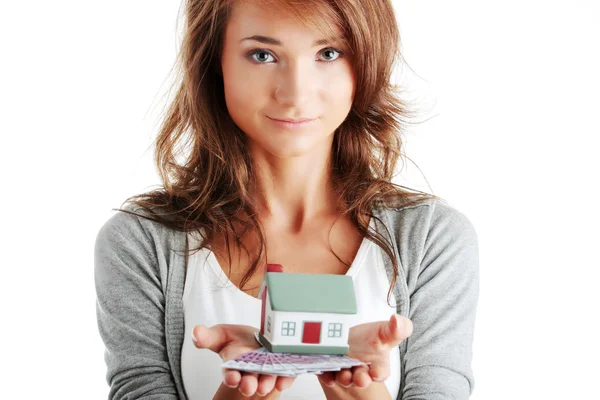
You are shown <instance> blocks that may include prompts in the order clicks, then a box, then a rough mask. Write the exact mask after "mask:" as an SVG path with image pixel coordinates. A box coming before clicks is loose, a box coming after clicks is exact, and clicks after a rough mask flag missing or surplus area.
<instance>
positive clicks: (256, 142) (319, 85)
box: [221, 1, 355, 157]
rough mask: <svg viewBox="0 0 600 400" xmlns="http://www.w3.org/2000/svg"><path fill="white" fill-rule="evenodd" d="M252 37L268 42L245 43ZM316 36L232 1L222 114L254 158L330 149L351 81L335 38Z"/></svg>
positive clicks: (344, 111)
mask: <svg viewBox="0 0 600 400" xmlns="http://www.w3.org/2000/svg"><path fill="white" fill-rule="evenodd" d="M255 35H257V36H263V37H267V38H272V40H271V39H269V40H268V41H267V42H264V41H263V42H261V41H257V40H251V39H246V40H244V39H245V38H248V37H252V36H255ZM320 39H324V38H321V37H318V35H315V34H314V33H313V32H311V31H307V30H306V28H304V27H302V26H301V25H299V24H298V23H297V22H295V21H294V20H293V19H291V18H290V17H289V16H286V15H278V14H276V13H274V12H273V11H272V10H268V9H265V8H260V7H259V6H257V5H253V4H252V2H251V1H238V2H236V4H235V6H234V8H233V10H232V15H231V19H230V21H229V23H228V25H227V28H226V32H225V39H224V48H223V53H222V58H221V68H222V71H223V81H224V89H225V101H226V103H227V108H228V111H229V114H230V115H231V118H232V119H233V121H234V122H235V123H236V124H237V126H238V127H239V128H240V129H241V130H242V131H243V132H245V133H246V135H247V136H248V138H249V146H250V150H251V151H252V152H253V153H255V152H257V151H258V152H267V153H268V154H271V155H273V156H276V157H295V156H301V155H304V154H308V153H313V152H315V151H316V152H325V153H327V154H328V152H329V150H330V149H331V143H332V141H333V133H334V131H335V129H336V128H337V127H338V126H339V125H340V124H341V123H342V122H343V121H344V119H345V118H346V116H347V115H348V113H349V111H350V108H351V106H352V101H353V98H354V89H355V83H354V76H353V72H352V68H351V65H350V61H349V59H348V58H346V57H347V56H346V55H345V54H344V55H343V54H341V51H343V50H344V49H342V48H340V46H341V45H342V44H341V43H340V41H339V40H332V41H326V42H324V43H320V44H316V43H315V42H317V41H318V40H320ZM275 41H279V42H280V43H279V44H278V43H275ZM301 118H309V119H314V120H313V121H311V122H309V123H306V124H304V125H302V126H295V127H293V128H289V127H285V126H282V125H279V124H278V123H276V122H275V121H274V120H273V119H301ZM265 155H267V154H265Z"/></svg>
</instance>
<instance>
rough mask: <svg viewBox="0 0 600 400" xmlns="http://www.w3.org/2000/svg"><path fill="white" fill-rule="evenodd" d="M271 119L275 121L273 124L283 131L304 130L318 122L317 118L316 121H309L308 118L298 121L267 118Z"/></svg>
mask: <svg viewBox="0 0 600 400" xmlns="http://www.w3.org/2000/svg"><path fill="white" fill-rule="evenodd" d="M267 118H269V119H270V120H271V121H273V123H274V124H275V125H277V126H278V127H280V128H283V129H303V128H304V127H307V126H311V124H312V123H313V122H314V121H316V118H314V119H308V118H298V119H292V120H289V119H288V120H280V119H275V118H271V117H267Z"/></svg>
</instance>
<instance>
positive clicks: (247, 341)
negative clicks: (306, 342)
mask: <svg viewBox="0 0 600 400" xmlns="http://www.w3.org/2000/svg"><path fill="white" fill-rule="evenodd" d="M254 332H256V329H255V328H253V327H251V326H249V325H232V324H219V325H214V326H212V327H210V328H208V327H206V326H203V325H196V326H195V327H194V329H193V330H192V339H193V341H194V345H195V346H196V347H197V348H199V349H209V350H212V351H214V352H215V353H217V354H219V355H220V356H221V358H222V359H223V361H229V360H232V359H234V358H236V357H238V356H240V355H242V354H244V353H247V352H249V351H252V350H255V349H257V348H259V347H260V345H259V344H258V342H257V341H256V339H255V338H254ZM294 379H295V378H294V377H288V376H275V375H264V374H257V373H246V372H240V371H237V370H233V369H225V370H224V371H223V383H224V384H225V385H226V386H228V387H230V388H238V390H239V391H240V392H241V393H242V394H243V395H244V396H253V395H254V394H255V393H256V394H258V395H259V396H266V395H267V394H269V393H270V392H272V391H273V389H277V390H279V391H280V392H281V391H283V390H285V389H287V388H289V387H290V386H291V385H292V383H293V382H294Z"/></svg>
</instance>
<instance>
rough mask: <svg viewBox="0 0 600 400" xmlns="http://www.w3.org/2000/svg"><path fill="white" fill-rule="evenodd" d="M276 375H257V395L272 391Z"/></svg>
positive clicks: (264, 394)
mask: <svg viewBox="0 0 600 400" xmlns="http://www.w3.org/2000/svg"><path fill="white" fill-rule="evenodd" d="M276 381H277V377H276V376H275V375H260V376H259V377H258V386H257V388H256V393H257V394H258V395H259V396H266V395H268V394H269V393H271V392H272V391H273V388H274V387H275V382H276Z"/></svg>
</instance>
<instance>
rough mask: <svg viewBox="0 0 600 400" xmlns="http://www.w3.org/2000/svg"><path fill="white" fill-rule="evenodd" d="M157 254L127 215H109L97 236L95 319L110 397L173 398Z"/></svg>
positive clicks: (142, 230) (140, 229) (143, 231)
mask: <svg viewBox="0 0 600 400" xmlns="http://www.w3.org/2000/svg"><path fill="white" fill-rule="evenodd" d="M156 254H157V251H156V249H155V246H154V244H153V241H152V239H151V237H150V235H148V234H147V233H146V232H145V230H144V228H143V226H142V224H141V223H140V218H139V217H137V216H134V215H130V214H127V213H123V212H118V213H117V214H115V215H113V216H112V217H111V218H110V219H109V220H108V221H107V222H106V223H105V224H104V225H103V226H102V227H101V228H100V230H99V232H98V234H97V237H96V241H95V247H94V277H95V286H96V316H97V322H98V329H99V332H100V336H101V337H102V340H103V342H104V345H105V351H104V360H105V362H106V366H107V373H106V381H107V383H108V385H109V386H110V389H109V395H108V398H109V399H147V400H149V399H152V400H159V399H160V400H175V399H178V395H177V391H176V387H175V383H174V381H173V377H172V374H171V370H170V367H169V362H168V358H167V349H166V343H165V299H164V294H163V289H162V286H163V285H162V284H161V279H160V273H159V272H158V267H157V265H158V260H157V255H156Z"/></svg>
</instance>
